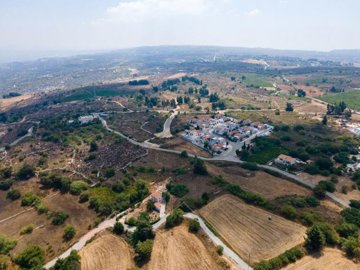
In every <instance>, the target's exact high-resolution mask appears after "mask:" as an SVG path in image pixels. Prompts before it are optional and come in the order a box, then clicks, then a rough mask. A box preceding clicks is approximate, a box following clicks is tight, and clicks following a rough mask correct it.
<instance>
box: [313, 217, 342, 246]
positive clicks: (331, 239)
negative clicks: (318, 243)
mask: <svg viewBox="0 0 360 270" xmlns="http://www.w3.org/2000/svg"><path fill="white" fill-rule="evenodd" d="M317 226H318V227H319V228H320V230H321V232H322V233H323V235H324V237H325V243H326V244H328V245H331V246H333V245H336V244H337V243H338V242H339V236H338V234H337V232H336V231H335V229H334V228H333V227H332V226H331V225H330V224H328V223H326V222H321V223H318V224H317Z"/></svg>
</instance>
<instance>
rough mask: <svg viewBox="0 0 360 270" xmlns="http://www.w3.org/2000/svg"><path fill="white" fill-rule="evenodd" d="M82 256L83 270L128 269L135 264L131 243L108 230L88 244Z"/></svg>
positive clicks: (82, 251) (81, 253)
mask: <svg viewBox="0 0 360 270" xmlns="http://www.w3.org/2000/svg"><path fill="white" fill-rule="evenodd" d="M80 256H81V270H126V269H128V268H131V267H134V266H135V264H134V262H133V260H132V257H133V256H132V254H131V251H130V247H129V245H128V244H127V243H126V242H125V240H123V239H122V238H120V237H116V236H115V235H113V234H111V233H108V232H107V233H104V234H102V235H101V236H99V237H98V238H97V239H96V240H94V241H93V242H92V243H90V244H88V245H87V246H86V247H85V248H84V249H83V250H81V252H80Z"/></svg>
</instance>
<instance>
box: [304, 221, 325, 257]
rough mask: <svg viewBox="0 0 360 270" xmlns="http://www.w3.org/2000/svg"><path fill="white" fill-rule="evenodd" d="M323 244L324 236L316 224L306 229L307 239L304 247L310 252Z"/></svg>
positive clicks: (319, 248) (317, 249)
mask: <svg viewBox="0 0 360 270" xmlns="http://www.w3.org/2000/svg"><path fill="white" fill-rule="evenodd" d="M324 246H325V236H324V234H323V232H322V231H321V229H320V228H319V226H318V225H313V226H312V227H311V228H310V229H309V230H308V231H307V239H306V241H305V247H306V248H307V249H308V250H309V251H310V252H317V251H320V250H322V248H323V247H324Z"/></svg>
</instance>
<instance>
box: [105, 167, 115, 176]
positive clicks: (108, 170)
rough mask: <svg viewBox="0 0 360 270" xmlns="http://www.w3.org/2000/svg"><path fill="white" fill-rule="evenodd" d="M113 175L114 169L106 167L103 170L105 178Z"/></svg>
mask: <svg viewBox="0 0 360 270" xmlns="http://www.w3.org/2000/svg"><path fill="white" fill-rule="evenodd" d="M114 175H115V170H114V169H113V168H108V169H106V170H105V173H104V176H105V177H106V178H110V177H113V176H114Z"/></svg>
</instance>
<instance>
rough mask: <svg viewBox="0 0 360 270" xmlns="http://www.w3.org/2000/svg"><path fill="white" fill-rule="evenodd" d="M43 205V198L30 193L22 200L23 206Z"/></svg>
mask: <svg viewBox="0 0 360 270" xmlns="http://www.w3.org/2000/svg"><path fill="white" fill-rule="evenodd" d="M40 203H41V198H40V197H39V196H37V195H35V194H34V193H32V192H28V193H26V194H25V195H24V197H22V198H21V206H36V205H39V204H40Z"/></svg>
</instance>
